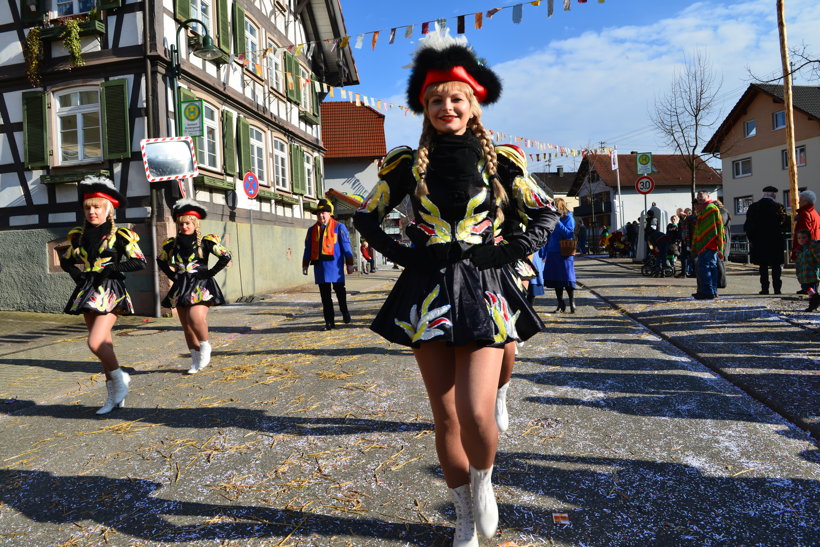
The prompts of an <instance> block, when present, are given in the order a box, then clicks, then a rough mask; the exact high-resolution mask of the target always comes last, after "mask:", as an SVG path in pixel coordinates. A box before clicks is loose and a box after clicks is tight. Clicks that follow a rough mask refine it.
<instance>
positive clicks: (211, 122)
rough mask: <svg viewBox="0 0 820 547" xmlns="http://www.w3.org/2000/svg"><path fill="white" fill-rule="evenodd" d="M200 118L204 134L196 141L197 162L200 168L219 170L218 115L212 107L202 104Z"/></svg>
mask: <svg viewBox="0 0 820 547" xmlns="http://www.w3.org/2000/svg"><path fill="white" fill-rule="evenodd" d="M202 117H203V120H204V124H203V125H204V128H203V129H204V133H203V135H202V136H201V137H199V138H198V139H196V141H197V144H196V151H197V154H196V156H197V161H199V164H200V165H201V166H202V167H210V168H212V169H219V146H218V143H219V121H218V120H219V115H218V112H217V110H216V109H215V108H214V107H212V106H211V105H209V104H208V103H206V102H203V103H202Z"/></svg>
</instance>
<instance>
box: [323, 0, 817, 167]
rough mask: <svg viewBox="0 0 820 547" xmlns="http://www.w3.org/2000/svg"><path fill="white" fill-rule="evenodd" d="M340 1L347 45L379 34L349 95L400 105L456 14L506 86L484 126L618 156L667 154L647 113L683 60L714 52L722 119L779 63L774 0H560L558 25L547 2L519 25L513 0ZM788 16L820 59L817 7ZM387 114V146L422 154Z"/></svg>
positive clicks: (529, 10)
mask: <svg viewBox="0 0 820 547" xmlns="http://www.w3.org/2000/svg"><path fill="white" fill-rule="evenodd" d="M341 2H342V11H343V14H344V18H345V24H346V26H347V33H348V35H350V36H351V37H352V40H351V47H352V46H353V43H354V42H355V37H356V36H357V35H358V34H360V33H369V32H371V31H374V30H380V31H381V34H380V36H379V40H378V42H377V44H376V48H375V50H372V51H371V49H370V39H371V35H369V34H368V35H367V36H366V37H365V44H364V46H363V47H362V48H361V49H353V50H352V51H353V55H354V58H355V60H356V65H357V67H358V70H359V78H360V82H361V83H360V85H358V86H354V87H351V88H349V89H351V90H354V91H356V92H359V93H362V94H363V95H367V96H370V97H373V98H375V99H381V100H386V101H390V102H393V103H400V104H405V99H404V93H405V85H406V81H407V77H408V75H409V70H408V69H406V68H403V67H404V66H405V65H407V64H408V63H409V62H410V58H411V54H412V52H413V51H414V50H415V48H416V45H417V42H418V39H419V38H420V37H421V23H422V22H425V21H433V20H435V19H439V18H447V23H448V26H449V27H450V28H451V29H452V32H453V33H455V26H456V17H457V16H458V15H468V17H467V18H466V33H465V34H466V36H467V38H468V40H469V42H470V44H471V45H472V46H473V47H474V48H475V50H476V51H477V52H478V54H479V55H480V56H481V57H484V58H485V59H486V60H487V63H488V65H490V66H491V67H493V69H494V70H496V72H498V73H499V75H500V76H501V78H502V81H503V82H504V93H503V95H502V98H501V100H500V101H499V102H498V103H497V104H496V105H493V106H491V107H489V108H488V109H486V110H485V114H484V122H485V125H486V126H487V127H489V128H491V129H494V130H497V131H501V132H503V133H505V134H508V135H516V136H521V137H525V138H529V139H533V140H537V141H541V142H549V143H551V144H555V145H559V146H566V147H571V148H584V147H588V146H594V145H597V143H598V142H599V141H602V140H603V141H606V142H607V145H608V146H612V145H615V146H617V147H618V150H619V151H620V152H622V153H627V152H629V151H630V150H640V151H647V152H655V153H662V152H669V150H666V149H665V148H664V146H663V145H662V139H661V138H660V136H659V135H658V134H657V133H656V132H655V131H654V129H653V128H652V126H651V120H650V115H651V111H652V109H653V105H654V102H655V100H656V98H657V97H658V96H659V95H660V94H663V93H666V92H667V91H668V89H669V86H670V82H671V81H672V79H673V77H674V74H675V71H676V70H680V68H681V67H682V66H683V63H684V58H685V56H686V55H692V54H694V53H695V52H701V53H705V54H706V55H707V56H708V58H709V60H710V62H711V64H712V66H713V68H714V69H715V71H716V72H717V73H718V74H719V76H720V77H721V79H722V87H721V91H720V95H719V97H720V99H721V102H722V107H723V108H722V113H724V114H725V113H726V112H728V110H729V109H730V108H731V107H732V105H734V103H735V102H736V101H737V99H738V98H739V97H740V95H741V94H742V92H743V90H745V89H746V87H747V86H748V84H749V82H751V81H752V80H753V77H752V76H751V74H754V75H755V76H757V77H759V78H770V77H773V75H775V74H776V72H777V71H778V70H779V67H780V57H779V50H778V36H777V26H776V16H777V14H776V9H775V5H776V3H775V0H703V1H698V2H693V1H687V0H663V1H659V0H628V1H627V0H606V2H605V3H603V4H600V3H598V0H588V2H587V3H586V4H578V3H577V0H572V9H571V10H570V11H569V12H565V11H563V7H562V4H563V2H562V0H555V13H554V15H553V16H552V17H551V18H547V1H546V0H543V1H542V2H541V5H540V6H539V7H534V6H531V5H530V4H529V3H528V2H527V3H524V5H523V6H522V19H521V22H520V23H519V24H514V23H513V10H512V9H511V8H509V6H512V5H514V4H516V3H518V2H496V3H493V2H492V1H489V2H484V1H481V0H478V1H476V0H472V1H466V0H455V1H453V0H450V1H446V2H444V1H441V0H439V1H432V0H404V1H395V0H389V1H387V2H382V3H373V2H370V1H365V0H341ZM505 6H506V7H507V9H503V10H501V11H500V12H499V13H497V14H496V15H495V16H494V17H493V18H492V19H489V20H488V19H487V18H486V16H485V18H484V27H483V28H482V29H481V30H475V29H474V28H473V19H472V15H471V14H473V13H474V12H476V11H479V10H481V11H484V12H485V13H486V11H487V10H490V9H492V8H496V7H505ZM786 10H787V12H786V16H787V23H788V33H789V34H788V38H789V45H790V46H792V47H794V46H805V47H806V48H808V50H809V51H810V52H812V53H813V54H814V56H815V58H817V57H820V31H818V28H820V2H818V1H817V0H787V1H786ZM409 24H413V25H415V28H414V31H413V36H412V38H410V39H405V38H404V29H399V30H398V31H397V33H396V39H395V42H394V44H392V45H390V44H388V35H389V32H390V29H391V28H392V27H400V26H404V25H409ZM808 76H809V74H808V73H807V74H806V76H805V77H802V76H798V77H797V78H796V80H795V84H804V85H806V84H808V85H820V81H817V80H814V81H809V80H807V79H806V77H808ZM336 98H337V99H338V95H337V97H336ZM330 100H332V99H330ZM384 113H385V114H386V120H385V132H386V136H387V143H388V148H391V147H393V146H398V145H400V144H408V145H410V146H415V145H416V143H417V142H418V133H419V129H420V127H421V122H420V119H419V118H417V117H414V116H412V115H408V116H405V115H404V114H403V113H401V112H400V111H399V110H390V111H387V112H384ZM709 136H711V134H709V135H708V136H707V137H706V138H708V137H709ZM529 152H532V153H535V152H540V151H536V150H529ZM578 161H579V160H573V158H556V159H554V160H553V164H552V166H551V168H552V169H553V170H554V169H555V167H556V166H557V165H564V166H565V167H566V168H568V169H571V168H573V164H574V163H577V162H578ZM544 167H545V166H544V165H540V166H539V170H540V169H541V168H544Z"/></svg>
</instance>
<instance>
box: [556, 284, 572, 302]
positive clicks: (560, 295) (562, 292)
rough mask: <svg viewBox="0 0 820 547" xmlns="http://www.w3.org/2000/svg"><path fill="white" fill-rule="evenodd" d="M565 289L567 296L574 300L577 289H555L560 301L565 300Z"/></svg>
mask: <svg viewBox="0 0 820 547" xmlns="http://www.w3.org/2000/svg"><path fill="white" fill-rule="evenodd" d="M564 289H566V290H567V296H569V299H570V300H572V299H574V298H575V288H573V287H555V296H556V297H557V298H558V300H559V301H561V300H563V299H564Z"/></svg>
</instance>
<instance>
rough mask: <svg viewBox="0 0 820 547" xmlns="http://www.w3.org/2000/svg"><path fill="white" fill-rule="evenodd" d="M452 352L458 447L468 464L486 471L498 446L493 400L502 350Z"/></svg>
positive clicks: (466, 348) (461, 348) (472, 348)
mask: <svg viewBox="0 0 820 547" xmlns="http://www.w3.org/2000/svg"><path fill="white" fill-rule="evenodd" d="M454 350H455V356H456V411H457V412H458V422H459V424H460V426H461V444H462V445H463V446H464V451H465V452H466V453H467V459H468V460H469V461H470V465H472V466H473V467H474V468H476V469H488V468H490V467H492V465H493V461H494V460H495V451H496V447H497V445H498V428H497V426H496V423H495V397H496V385H497V384H498V377H499V374H500V372H501V360H502V357H503V355H504V349H503V348H488V347H484V348H478V347H476V346H459V347H456V348H454Z"/></svg>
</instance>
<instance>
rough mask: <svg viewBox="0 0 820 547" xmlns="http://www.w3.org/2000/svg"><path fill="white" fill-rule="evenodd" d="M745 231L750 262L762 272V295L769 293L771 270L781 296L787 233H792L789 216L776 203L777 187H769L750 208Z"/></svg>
mask: <svg viewBox="0 0 820 547" xmlns="http://www.w3.org/2000/svg"><path fill="white" fill-rule="evenodd" d="M743 230H744V231H745V232H746V237H747V238H748V239H749V245H750V246H751V259H752V262H753V263H754V264H757V265H758V271H759V272H760V294H769V268H771V269H772V288H773V289H774V294H780V288H781V287H782V284H783V283H782V281H781V280H780V272H781V269H782V268H781V267H782V266H783V253H784V251H785V250H786V239H785V234H786V232H788V231H789V217H788V215H787V214H786V210H785V209H784V208H783V206H782V205H781V204H780V203H778V202H777V188H775V187H774V186H767V187H765V188H764V189H763V197H762V198H761V199H760V200H759V201H756V202H754V203H752V204H751V205H750V206H749V209H748V211H746V222H745V224H743Z"/></svg>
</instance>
